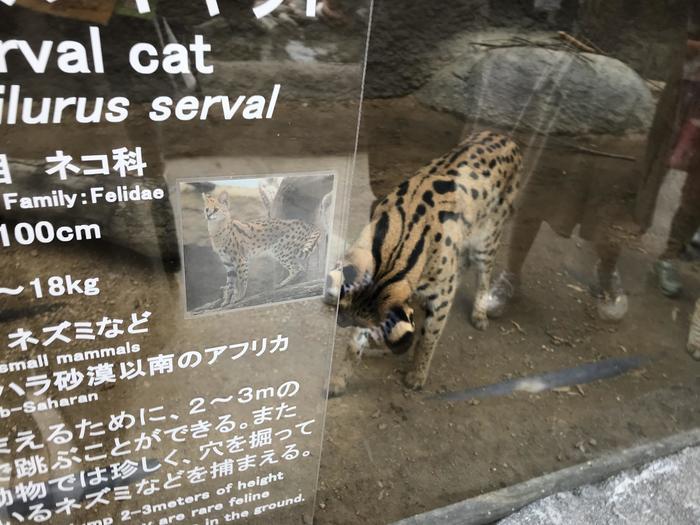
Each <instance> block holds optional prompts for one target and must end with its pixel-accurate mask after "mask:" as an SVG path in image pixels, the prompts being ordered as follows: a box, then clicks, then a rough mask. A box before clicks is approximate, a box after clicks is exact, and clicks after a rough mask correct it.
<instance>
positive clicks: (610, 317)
mask: <svg viewBox="0 0 700 525" xmlns="http://www.w3.org/2000/svg"><path fill="white" fill-rule="evenodd" d="M627 308H628V301H627V294H625V293H622V294H620V295H617V296H614V297H611V296H609V295H608V294H605V296H604V297H602V298H601V299H598V304H597V305H596V310H597V311H598V317H599V318H600V319H601V320H603V321H612V322H615V323H617V322H619V321H622V319H624V317H625V315H627Z"/></svg>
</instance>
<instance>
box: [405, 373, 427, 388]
mask: <svg viewBox="0 0 700 525" xmlns="http://www.w3.org/2000/svg"><path fill="white" fill-rule="evenodd" d="M427 379H428V376H427V375H426V374H424V373H422V372H419V371H416V370H411V371H410V372H408V373H407V374H406V376H405V377H404V378H403V382H404V384H405V385H406V387H407V388H410V389H411V390H421V389H422V388H423V386H425V382H426V381H427Z"/></svg>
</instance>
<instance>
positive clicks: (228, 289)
mask: <svg viewBox="0 0 700 525" xmlns="http://www.w3.org/2000/svg"><path fill="white" fill-rule="evenodd" d="M224 268H226V284H225V285H224V286H223V287H222V290H223V294H222V298H221V306H228V305H229V304H231V301H232V299H233V296H234V294H235V291H236V279H237V275H238V271H237V268H236V265H235V264H233V263H228V262H225V263H224Z"/></svg>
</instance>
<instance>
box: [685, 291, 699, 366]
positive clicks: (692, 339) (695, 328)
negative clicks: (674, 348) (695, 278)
mask: <svg viewBox="0 0 700 525" xmlns="http://www.w3.org/2000/svg"><path fill="white" fill-rule="evenodd" d="M687 349H688V353H689V354H690V356H691V357H692V358H693V359H695V360H697V361H700V299H698V300H697V301H696V303H695V311H694V312H693V317H691V319H690V331H689V332H688V346H687Z"/></svg>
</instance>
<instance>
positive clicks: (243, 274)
mask: <svg viewBox="0 0 700 525" xmlns="http://www.w3.org/2000/svg"><path fill="white" fill-rule="evenodd" d="M248 267H249V265H248V259H242V260H241V261H240V262H239V263H238V275H237V276H236V291H235V293H234V296H233V302H234V303H237V302H238V301H240V300H241V299H243V298H244V297H245V293H246V290H248Z"/></svg>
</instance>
